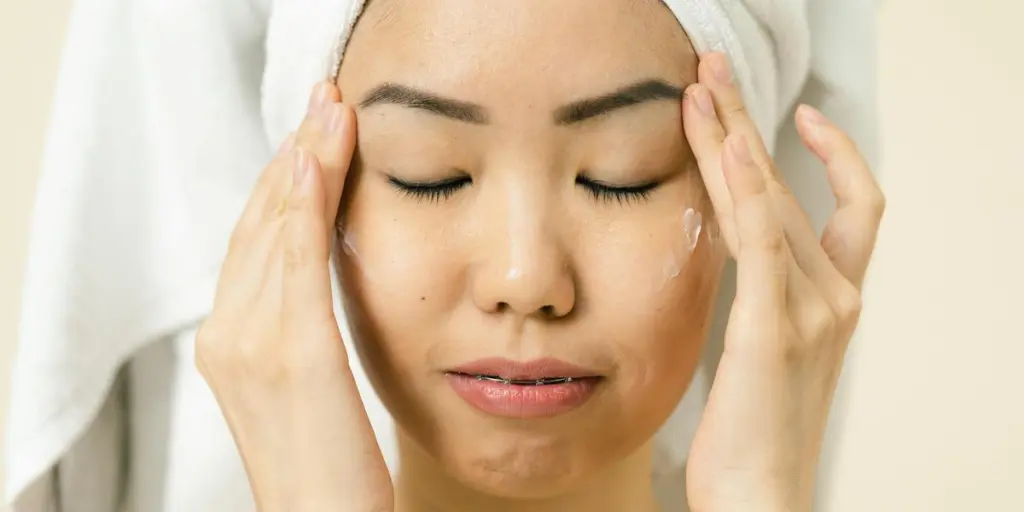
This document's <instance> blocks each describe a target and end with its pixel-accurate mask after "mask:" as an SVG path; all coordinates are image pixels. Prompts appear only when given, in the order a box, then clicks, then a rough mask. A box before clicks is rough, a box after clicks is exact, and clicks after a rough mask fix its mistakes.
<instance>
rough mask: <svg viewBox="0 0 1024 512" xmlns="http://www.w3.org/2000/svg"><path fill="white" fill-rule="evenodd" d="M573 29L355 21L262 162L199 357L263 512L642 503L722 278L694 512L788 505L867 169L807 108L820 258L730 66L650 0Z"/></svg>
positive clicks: (831, 373) (511, 11)
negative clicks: (394, 437)
mask: <svg viewBox="0 0 1024 512" xmlns="http://www.w3.org/2000/svg"><path fill="white" fill-rule="evenodd" d="M565 9H566V6H565V5H563V4H562V3H557V5H556V3H553V2H529V8H527V7H525V6H524V4H520V3H493V2H473V3H466V2H456V1H454V0H438V1H435V2H423V3H417V4H416V5H415V6H412V5H403V4H402V3H401V2H394V1H379V2H375V3H374V4H373V5H371V6H370V7H368V8H367V10H366V11H365V13H364V14H363V15H362V18H361V21H360V22H359V24H358V25H357V27H356V29H355V31H354V33H353V36H352V39H351V42H350V43H349V47H348V49H347V51H346V56H345V59H344V61H343V62H342V65H341V70H340V74H339V76H338V79H337V87H335V85H334V84H321V85H319V86H318V87H317V88H316V90H315V91H314V92H313V94H312V96H311V98H310V100H309V107H308V113H307V117H306V119H305V120H304V121H303V122H302V124H301V126H300V127H299V128H298V129H297V131H296V132H295V134H294V136H292V137H290V138H289V140H288V141H286V143H285V144H283V145H282V148H281V150H280V152H279V153H278V156H277V157H275V159H274V161H273V162H272V163H271V164H270V165H269V166H268V167H267V168H266V169H265V170H264V172H263V174H262V176H261V177H260V180H259V183H258V184H257V186H256V189H255V191H254V192H253V193H252V196H251V197H250V200H249V203H248V205H247V206H246V208H245V212H244V213H243V215H242V217H241V219H240V220H239V222H238V225H237V227H236V229H235V231H234V234H233V237H232V242H231V248H230V250H229V253H228V257H227V259H226V262H225V264H224V267H223V270H222V274H221V280H220V283H219V285H218V292H217V298H216V301H215V305H214V309H213V313H212V314H211V316H210V317H209V319H208V320H207V321H206V322H205V323H204V325H203V328H202V329H201V331H200V334H199V336H198V338H197V359H198V364H199V367H200V369H201V371H202V372H203V374H204V376H205V377H206V379H207V381H208V382H209V384H210V386H211V388H212V389H213V390H214V392H215V394H216V395H217V399H218V402H219V404H220V406H221V409H222V411H223V412H224V415H225V417H226V418H227V420H228V423H229V425H230V427H231V429H232V433H233V435H234V438H235V441H236V443H237V445H238V448H239V451H240V453H241V455H242V457H243V459H244V461H245V465H246V470H247V472H248V475H249V479H250V483H251V485H252V489H253V492H254V495H255V497H256V501H257V503H258V504H259V506H260V508H261V509H262V510H328V509H330V510H398V511H420V510H538V511H546V510H631V511H634V510H635V511H643V510H657V508H658V505H657V502H656V499H655V497H654V495H653V492H652V490H651V485H650V468H651V464H652V457H653V454H652V448H651V439H652V437H653V436H654V433H655V431H656V430H657V429H658V427H659V426H660V425H661V424H662V423H664V422H665V420H666V418H668V416H669V415H670V414H671V413H672V411H673V409H674V408H675V405H676V403H677V402H678V401H679V399H680V397H681V396H682V395H683V393H684V392H685V391H686V388H687V385H688V384H689V383H690V381H691V378H692V376H693V373H694V371H695V368H696V366H697V362H698V356H699V353H700V351H701V347H702V345H703V343H704V338H705V336H706V331H707V325H708V322H709V318H710V314H711V312H712V299H713V297H714V295H715V290H716V287H717V283H718V281H719V279H720V277H721V274H722V268H723V265H724V263H725V261H726V258H729V257H732V258H735V259H736V261H737V264H738V277H737V282H738V286H737V288H738V290H737V296H736V299H735V302H734V303H733V305H732V308H731V310H730V312H729V327H728V330H727V334H726V339H725V354H724V356H723V359H722V361H721V364H720V366H719V370H718V373H717V375H716V377H715V381H714V387H713V389H712V393H711V397H710V400H709V403H708V405H707V408H706V410H705V413H704V415H703V417H702V418H701V423H700V427H699V429H698V432H697V436H696V438H695V440H694V442H693V446H692V449H691V452H690V455H689V459H688V465H687V490H688V499H689V504H690V506H691V508H692V509H693V510H698V511H704V510H713V511H717V510H807V509H809V507H810V502H811V494H812V489H813V482H814V474H815V468H816V462H817V456H818V452H819V445H820V441H821V438H822V434H823V430H824V425H825V422H826V419H827V414H828V408H829V404H830V402H831V397H832V393H833V391H834V389H835V384H836V379H837V376H838V374H839V371H840V368H841V365H842V358H843V354H844V351H845V348H846V344H847V342H848V340H849V339H850V336H851V335H852V333H853V330H854V328H855V326H856V322H857V318H858V314H859V311H860V293H859V289H860V286H861V284H862V282H863V279H864V274H865V271H866V268H867V264H868V260H869V258H870V255H871V252H872V250H873V245H874V240H875V233H876V231H877V227H878V223H879V221H880V219H881V214H882V209H883V203H884V201H883V199H882V195H881V193H880V192H879V189H878V187H877V185H876V183H875V181H874V180H873V178H872V177H871V174H870V171H869V169H868V166H867V164H866V163H865V161H864V159H863V158H862V157H861V155H860V154H859V153H858V151H857V149H856V148H855V146H854V145H853V143H852V142H851V140H850V139H849V138H848V137H846V136H845V135H844V133H843V132H842V131H841V130H840V129H838V128H836V127H835V126H833V125H832V124H830V123H829V122H828V121H827V120H825V119H824V118H823V117H822V116H821V114H820V113H818V112H817V111H815V110H814V109H812V108H810V107H802V108H800V109H799V110H798V112H797V124H798V127H799V129H800V133H801V136H802V138H803V140H804V142H805V143H806V145H807V147H808V149H809V150H810V151H812V152H813V153H814V154H815V155H817V156H818V157H819V158H820V159H821V160H822V162H824V164H825V165H826V166H827V168H828V174H829V179H830V182H831V184H832V187H833V190H834V192H835V196H836V198H837V202H838V209H837V211H836V213H835V215H834V216H833V217H832V219H831V221H830V223H829V225H828V227H827V228H826V231H825V234H824V236H823V238H822V239H821V240H820V241H819V240H818V237H817V236H816V234H815V232H814V230H813V228H812V227H811V225H810V223H809V222H808V220H807V217H806V215H805V214H804V213H803V212H802V210H801V208H800V206H799V205H798V204H797V203H796V202H795V201H794V199H793V196H792V195H791V194H789V193H788V192H787V188H786V185H785V184H784V183H783V182H782V180H781V179H780V178H779V174H778V169H776V168H775V166H774V165H773V164H772V159H771V157H770V151H769V150H768V149H767V147H766V144H765V143H764V142H763V141H762V137H761V135H760V134H759V130H758V127H757V124H756V123H755V122H754V121H753V120H752V119H751V117H750V116H749V115H748V113H747V111H746V109H745V108H744V103H743V98H742V96H741V92H740V90H739V88H738V87H737V84H736V83H735V82H734V80H733V73H732V72H731V71H730V66H729V62H728V61H727V60H726V59H725V57H724V56H723V55H721V54H713V53H710V54H704V55H700V56H698V55H696V53H695V51H694V50H693V48H692V47H691V44H690V41H689V40H688V39H687V36H686V34H685V33H684V32H683V30H681V29H680V27H679V24H678V23H677V22H676V20H675V19H674V18H673V17H672V16H671V15H670V13H669V11H668V10H667V9H665V7H664V6H662V5H661V4H660V3H658V2H654V1H644V2H624V1H613V0H607V1H602V2H596V3H595V2H588V3H587V5H585V6H584V5H582V4H581V5H580V9H578V10H577V11H575V12H576V13H577V14H576V16H575V17H574V18H573V19H572V20H570V21H568V22H567V21H566V20H564V19H559V18H558V17H557V16H555V14H556V13H558V12H565ZM480 27H488V29H487V30H481V29H480ZM683 91H685V93H683ZM342 96H343V97H342ZM680 98H682V103H681V105H680ZM357 118H358V120H359V122H358V130H357V128H356V125H357V123H356V119H357ZM357 132H358V133H357ZM357 140H358V151H356V147H357ZM336 220H337V222H336ZM335 234H336V235H337V236H335ZM331 254H335V255H336V257H335V258H333V262H334V265H336V268H337V270H338V272H339V274H340V276H341V281H342V283H343V287H344V291H345V296H346V298H347V300H346V309H347V312H348V316H349V320H350V322H351V324H352V327H353V331H354V339H353V340H351V341H353V342H355V343H356V344H357V347H358V348H359V351H360V354H361V357H362V359H363V362H364V364H365V365H366V367H367V370H368V373H369V375H370V378H371V381H372V382H373V384H374V387H375V389H376V390H377V392H378V393H379V394H380V395H381V397H382V398H383V400H384V402H385V404H386V405H387V406H388V409H389V411H390V412H391V413H392V414H393V415H394V417H395V419H396V421H397V422H398V424H399V426H400V429H399V450H400V455H401V461H402V466H401V471H400V472H399V473H398V475H397V478H396V479H395V480H394V482H392V480H391V478H390V475H389V473H388V471H387V468H386V466H385V464H384V461H383V458H382V457H381V455H380V452H379V450H378V448H377V444H376V440H375V438H374V436H373V431H372V429H371V427H370V424H369V422H368V420H367V416H366V414H365V412H364V410H363V407H362V402H361V400H360V397H359V393H358V391H357V389H356V387H355V383H354V380H353V378H352V374H351V371H350V369H349V360H348V358H347V356H346V352H345V349H344V346H343V343H342V339H341V338H342V336H341V333H340V331H339V330H338V327H337V319H336V317H335V314H334V311H333V308H332V300H331V288H330V283H331V281H330V276H329V268H328V265H327V263H328V260H329V259H331V258H330V256H331Z"/></svg>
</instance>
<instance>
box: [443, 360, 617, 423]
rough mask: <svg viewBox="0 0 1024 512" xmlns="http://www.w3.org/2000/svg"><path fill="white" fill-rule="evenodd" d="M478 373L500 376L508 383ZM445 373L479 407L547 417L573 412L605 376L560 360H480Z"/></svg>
mask: <svg viewBox="0 0 1024 512" xmlns="http://www.w3.org/2000/svg"><path fill="white" fill-rule="evenodd" d="M477 375H489V376H495V377H500V378H502V379H504V380H505V381H506V382H502V381H496V380H491V379H480V378H477V377H476V376H477ZM445 376H446V380H447V381H448V384H449V385H450V386H451V387H452V390H454V391H455V394H457V395H458V396H459V397H460V398H462V399H463V400H464V401H465V402H466V403H468V404H469V405H471V406H473V407H474V408H476V409H477V410H479V411H481V412H484V413H486V414H489V415H492V416H497V417H502V418H517V419H529V418H548V417H552V416H557V415H560V414H565V413H567V412H569V411H572V410H573V409H576V408H578V407H580V406H582V405H583V404H584V403H586V402H587V401H588V400H589V399H590V397H591V396H593V395H594V393H595V391H596V390H597V388H598V386H599V384H600V382H601V380H602V379H603V376H601V375H599V374H598V373H597V372H595V371H593V370H588V369H586V368H582V367H579V366H575V365H571V364H569V363H566V362H564V361H559V360H557V359H538V360H535V361H528V362H517V361H511V360H508V359H500V358H499V359H481V360H479V361H474V362H472V363H468V364H465V365H462V366H459V367H457V368H454V369H453V370H451V371H449V372H447V373H446V375H445ZM558 378H564V379H566V380H565V381H559V382H556V383H552V384H542V385H532V384H520V383H512V382H507V381H522V382H529V381H538V380H541V379H558Z"/></svg>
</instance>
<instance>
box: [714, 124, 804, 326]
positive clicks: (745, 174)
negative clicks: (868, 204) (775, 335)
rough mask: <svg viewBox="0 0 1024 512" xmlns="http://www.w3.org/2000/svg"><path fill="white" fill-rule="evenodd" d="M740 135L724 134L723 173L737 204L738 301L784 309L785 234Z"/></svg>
mask: <svg viewBox="0 0 1024 512" xmlns="http://www.w3.org/2000/svg"><path fill="white" fill-rule="evenodd" d="M747 144H748V143H747V141H746V140H744V138H743V136H742V135H730V136H729V137H728V138H726V142H725V146H726V150H725V155H724V158H723V160H722V161H723V164H722V167H723V172H724V173H725V180H726V184H727V185H728V186H729V193H730V194H731V195H732V200H733V204H734V205H735V219H736V234H737V240H738V242H739V252H738V255H737V257H736V262H737V278H736V294H737V300H740V301H744V302H747V303H749V304H755V305H757V306H758V307H762V308H765V309H763V311H769V312H771V313H777V312H780V311H785V306H786V290H787V280H788V273H789V261H790V260H789V254H788V248H787V244H786V236H785V233H784V232H783V229H782V225H781V224H780V223H779V221H778V218H777V217H776V213H775V208H774V206H773V205H772V200H771V196H770V195H769V192H768V188H767V186H766V184H765V181H764V176H762V175H761V173H760V171H759V169H758V167H757V164H756V163H755V162H754V160H753V158H752V157H751V155H750V149H749V146H748V145H747Z"/></svg>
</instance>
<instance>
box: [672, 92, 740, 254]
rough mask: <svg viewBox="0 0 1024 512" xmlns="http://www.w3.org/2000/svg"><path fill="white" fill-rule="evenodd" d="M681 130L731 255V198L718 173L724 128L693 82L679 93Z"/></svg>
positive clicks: (733, 247) (710, 102) (733, 242)
mask: <svg viewBox="0 0 1024 512" xmlns="http://www.w3.org/2000/svg"><path fill="white" fill-rule="evenodd" d="M683 131H684V132H685V133H686V140H687V141H688V142H689V144H690V148H691V149H692V150H693V155H694V157H695V158H696V159H697V167H698V169H699V170H700V174H701V178H702V179H703V180H704V186H705V187H707V189H708V195H709V196H710V198H711V204H712V206H713V207H714V209H715V218H716V219H717V221H718V227H719V229H720V230H721V233H722V237H723V238H725V242H726V245H727V246H728V247H729V252H730V253H731V254H732V255H733V257H735V256H736V249H737V246H736V228H735V222H734V220H733V204H732V197H731V196H730V195H729V187H728V185H726V183H725V175H724V174H722V150H723V148H724V146H723V144H724V143H725V130H724V129H723V128H722V125H721V123H719V122H718V117H717V115H716V114H715V104H714V100H712V98H711V94H710V93H709V92H708V90H707V88H706V87H704V86H703V85H700V84H693V85H691V86H689V87H687V88H686V93H685V94H684V95H683Z"/></svg>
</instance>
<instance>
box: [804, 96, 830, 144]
mask: <svg viewBox="0 0 1024 512" xmlns="http://www.w3.org/2000/svg"><path fill="white" fill-rule="evenodd" d="M797 112H798V113H799V115H800V117H803V118H804V123H805V125H806V127H807V128H808V130H807V131H808V133H807V135H808V136H809V137H810V138H811V139H813V140H812V142H814V143H816V144H817V143H819V142H821V129H822V128H823V127H824V126H825V125H826V124H828V120H827V119H825V115H824V114H822V113H821V111H820V110H818V109H816V108H814V107H812V106H810V105H806V104H805V105H800V107H799V108H798V109H797Z"/></svg>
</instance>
